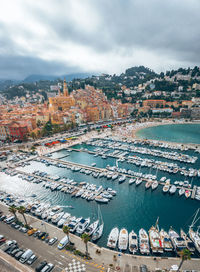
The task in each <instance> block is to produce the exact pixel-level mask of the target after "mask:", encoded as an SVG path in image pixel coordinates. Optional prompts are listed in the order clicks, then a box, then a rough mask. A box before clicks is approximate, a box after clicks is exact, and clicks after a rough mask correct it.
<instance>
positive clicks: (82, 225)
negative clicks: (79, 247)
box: [76, 217, 90, 234]
mask: <svg viewBox="0 0 200 272" xmlns="http://www.w3.org/2000/svg"><path fill="white" fill-rule="evenodd" d="M89 224H90V218H89V217H88V218H86V219H84V218H82V219H81V220H80V222H79V223H78V226H77V228H76V232H77V233H78V234H82V233H83V232H84V231H85V229H86V228H87V227H88V226H89Z"/></svg>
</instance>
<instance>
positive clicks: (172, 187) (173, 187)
mask: <svg viewBox="0 0 200 272" xmlns="http://www.w3.org/2000/svg"><path fill="white" fill-rule="evenodd" d="M176 189H177V187H176V186H175V185H172V186H171V188H170V189H169V193H170V194H174V193H175V192H176Z"/></svg>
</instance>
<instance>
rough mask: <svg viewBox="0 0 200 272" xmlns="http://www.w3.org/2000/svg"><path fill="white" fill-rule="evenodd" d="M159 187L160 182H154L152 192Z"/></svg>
mask: <svg viewBox="0 0 200 272" xmlns="http://www.w3.org/2000/svg"><path fill="white" fill-rule="evenodd" d="M157 187H158V182H157V180H154V181H153V183H152V184H151V188H152V190H155V189H156V188H157Z"/></svg>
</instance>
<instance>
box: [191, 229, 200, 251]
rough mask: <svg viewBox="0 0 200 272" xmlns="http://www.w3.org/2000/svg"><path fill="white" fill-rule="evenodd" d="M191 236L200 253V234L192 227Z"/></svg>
mask: <svg viewBox="0 0 200 272" xmlns="http://www.w3.org/2000/svg"><path fill="white" fill-rule="evenodd" d="M189 236H190V239H191V240H192V242H193V243H194V245H195V247H196V249H197V251H198V253H200V235H199V234H198V232H195V231H194V230H193V229H192V228H190V229H189Z"/></svg>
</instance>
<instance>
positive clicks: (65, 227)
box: [63, 226, 70, 239]
mask: <svg viewBox="0 0 200 272" xmlns="http://www.w3.org/2000/svg"><path fill="white" fill-rule="evenodd" d="M63 232H64V233H65V234H67V237H68V239H69V232H70V227H69V226H64V227H63Z"/></svg>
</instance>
